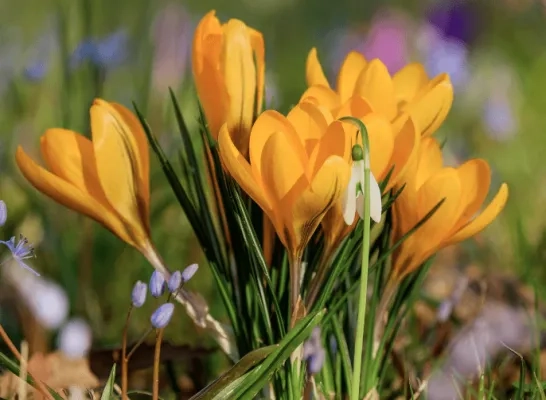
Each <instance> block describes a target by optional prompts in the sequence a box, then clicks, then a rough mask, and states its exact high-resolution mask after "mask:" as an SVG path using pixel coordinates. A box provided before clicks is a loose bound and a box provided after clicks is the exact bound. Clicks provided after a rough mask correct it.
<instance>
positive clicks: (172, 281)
mask: <svg viewBox="0 0 546 400" xmlns="http://www.w3.org/2000/svg"><path fill="white" fill-rule="evenodd" d="M181 283H182V273H181V272H180V271H175V272H174V273H173V274H172V275H171V277H170V278H169V281H168V282H167V287H168V288H169V292H171V293H176V291H177V290H178V288H179V287H180V284H181Z"/></svg>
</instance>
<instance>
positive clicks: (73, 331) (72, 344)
mask: <svg viewBox="0 0 546 400" xmlns="http://www.w3.org/2000/svg"><path fill="white" fill-rule="evenodd" d="M91 339H92V338H91V328H89V325H88V324H87V323H86V322H85V321H84V320H83V319H80V318H74V319H72V320H70V321H68V322H67V323H66V324H65V326H64V327H63V328H62V329H61V332H60V333H59V338H58V347H59V350H61V351H62V352H63V353H64V355H65V356H67V357H69V358H81V357H84V356H85V355H87V353H88V351H89V349H90V348H91Z"/></svg>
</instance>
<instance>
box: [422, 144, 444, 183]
mask: <svg viewBox="0 0 546 400" xmlns="http://www.w3.org/2000/svg"><path fill="white" fill-rule="evenodd" d="M443 164H444V159H443V156H442V149H441V148H440V144H439V143H438V141H437V140H436V139H434V138H432V137H427V138H423V139H422V140H421V146H420V147H419V157H418V167H417V171H416V172H415V184H416V186H417V187H420V186H421V185H422V184H423V183H424V182H425V181H426V180H428V179H429V178H430V177H431V176H432V175H433V174H434V173H436V172H437V171H439V170H440V169H441V168H442V166H443Z"/></svg>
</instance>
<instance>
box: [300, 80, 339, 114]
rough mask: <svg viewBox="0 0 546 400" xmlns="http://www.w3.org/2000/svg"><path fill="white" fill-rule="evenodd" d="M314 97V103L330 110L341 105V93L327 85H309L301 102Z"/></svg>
mask: <svg viewBox="0 0 546 400" xmlns="http://www.w3.org/2000/svg"><path fill="white" fill-rule="evenodd" d="M310 99H314V101H313V102H314V103H316V104H317V105H318V104H320V105H321V106H324V107H326V108H328V109H329V110H331V111H333V110H337V109H338V108H339V106H340V105H341V103H340V100H339V95H338V94H337V93H336V92H334V91H333V90H332V89H330V88H329V87H327V86H322V85H314V86H311V87H309V88H308V89H307V90H306V91H305V92H304V93H303V95H302V96H301V98H300V103H301V102H303V101H309V100H310Z"/></svg>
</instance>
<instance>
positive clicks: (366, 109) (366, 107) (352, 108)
mask: <svg viewBox="0 0 546 400" xmlns="http://www.w3.org/2000/svg"><path fill="white" fill-rule="evenodd" d="M372 112H373V107H372V105H371V104H370V102H369V101H368V100H366V99H365V98H363V97H361V96H356V95H355V96H351V98H350V99H349V100H347V101H346V102H345V103H344V104H343V105H342V106H341V108H340V109H339V110H338V111H337V113H336V118H342V117H355V118H362V117H364V116H366V115H368V114H370V113H372Z"/></svg>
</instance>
